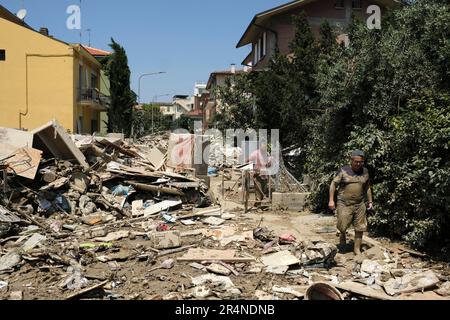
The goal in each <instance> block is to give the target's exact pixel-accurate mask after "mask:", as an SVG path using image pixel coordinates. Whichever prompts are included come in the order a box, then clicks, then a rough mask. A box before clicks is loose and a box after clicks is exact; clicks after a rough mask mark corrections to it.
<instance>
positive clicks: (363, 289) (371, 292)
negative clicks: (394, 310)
mask: <svg viewBox="0 0 450 320" xmlns="http://www.w3.org/2000/svg"><path fill="white" fill-rule="evenodd" d="M330 285H332V286H334V287H336V288H337V289H340V290H344V291H348V292H351V293H355V294H357V295H360V296H363V297H367V298H371V299H376V300H395V299H394V298H392V297H391V296H388V295H387V294H386V293H384V292H382V291H379V290H375V289H372V288H370V287H369V286H366V285H364V284H362V283H357V282H353V281H346V282H342V283H339V284H336V283H331V282H330Z"/></svg>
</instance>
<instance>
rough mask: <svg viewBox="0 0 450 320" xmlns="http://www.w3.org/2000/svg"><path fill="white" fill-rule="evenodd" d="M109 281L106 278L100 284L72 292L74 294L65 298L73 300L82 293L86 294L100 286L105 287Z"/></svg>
mask: <svg viewBox="0 0 450 320" xmlns="http://www.w3.org/2000/svg"><path fill="white" fill-rule="evenodd" d="M108 282H109V280H105V281H103V282H100V283H99V284H96V285H94V286H91V287H89V288H86V289H83V290H80V291H78V292H75V293H72V294H70V295H68V296H67V297H66V298H65V300H72V299H75V298H78V297H80V296H82V295H85V294H86V293H89V292H91V291H94V290H97V289H100V288H102V287H104V286H105V285H106V284H107V283H108Z"/></svg>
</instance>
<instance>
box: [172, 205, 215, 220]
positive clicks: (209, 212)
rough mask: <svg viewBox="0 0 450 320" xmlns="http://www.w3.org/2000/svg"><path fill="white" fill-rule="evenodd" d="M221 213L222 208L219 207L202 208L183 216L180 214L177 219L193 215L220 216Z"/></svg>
mask: <svg viewBox="0 0 450 320" xmlns="http://www.w3.org/2000/svg"><path fill="white" fill-rule="evenodd" d="M221 215H222V209H221V208H220V207H218V208H213V209H207V210H202V211H198V212H194V213H190V214H186V215H184V216H180V217H179V219H183V220H184V219H189V218H194V217H220V216H221Z"/></svg>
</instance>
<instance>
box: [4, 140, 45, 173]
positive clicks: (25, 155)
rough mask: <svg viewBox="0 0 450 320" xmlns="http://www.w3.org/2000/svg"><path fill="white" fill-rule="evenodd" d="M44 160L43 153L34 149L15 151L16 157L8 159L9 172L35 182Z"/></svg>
mask: <svg viewBox="0 0 450 320" xmlns="http://www.w3.org/2000/svg"><path fill="white" fill-rule="evenodd" d="M41 159H42V151H41V150H37V149H33V148H21V149H18V150H16V151H15V155H14V157H12V158H10V159H8V160H7V161H6V164H7V165H8V171H10V172H14V173H15V174H17V175H18V176H20V177H24V178H27V179H31V180H33V179H34V178H35V177H36V173H37V171H38V168H39V163H40V162H41Z"/></svg>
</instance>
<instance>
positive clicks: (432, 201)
mask: <svg viewBox="0 0 450 320" xmlns="http://www.w3.org/2000/svg"><path fill="white" fill-rule="evenodd" d="M295 25H296V28H297V33H296V36H295V39H294V41H293V42H292V44H291V51H292V52H293V53H294V56H293V59H289V58H287V57H284V56H281V55H280V54H275V55H274V56H273V59H272V62H271V63H270V65H269V68H268V70H267V71H265V72H258V73H256V72H255V75H251V76H246V81H245V82H244V84H243V87H244V88H246V89H247V88H248V89H249V90H250V91H249V92H250V94H251V97H252V99H253V101H255V107H256V108H255V109H256V112H255V117H254V121H255V125H256V127H262V128H267V129H272V128H279V129H280V130H281V140H282V141H281V142H282V145H283V146H285V147H289V146H294V147H296V146H298V147H300V148H301V150H302V152H301V153H300V156H299V157H298V159H297V163H298V164H299V166H298V168H299V169H300V172H301V174H308V175H310V176H311V178H312V180H313V181H314V189H313V196H312V204H313V206H314V208H315V209H317V210H323V209H325V208H326V204H327V201H326V199H327V192H328V187H329V183H330V181H331V178H332V176H333V174H334V173H335V172H336V170H337V169H338V168H339V167H341V166H342V165H345V164H347V163H348V161H349V152H350V151H351V150H352V149H354V148H359V149H362V150H364V151H366V152H367V154H368V159H367V166H368V168H369V171H370V173H371V177H372V183H373V185H374V195H375V200H376V202H377V210H376V213H375V214H374V215H373V216H371V217H370V221H369V222H370V225H371V230H372V231H375V232H379V233H381V234H387V235H389V236H391V237H393V238H398V239H402V240H405V241H407V242H408V243H410V244H412V245H414V246H415V247H417V248H425V247H428V248H429V246H430V245H431V244H435V245H437V246H435V247H437V248H442V250H443V251H445V250H448V249H449V248H450V234H449V233H448V228H449V227H450V216H449V200H450V199H449V196H450V153H449V148H450V142H449V141H450V129H449V128H450V118H449V111H450V103H449V94H450V6H449V4H448V2H446V1H437V0H418V1H415V2H414V3H413V4H411V5H406V6H403V7H402V8H400V9H397V10H394V11H392V12H390V13H388V14H386V15H384V16H383V20H382V28H381V30H376V29H374V30H369V29H367V27H366V24H365V23H363V22H361V21H359V20H357V19H354V20H353V21H352V23H351V24H350V26H349V28H348V31H347V32H348V35H349V39H350V44H349V46H348V47H344V46H343V45H338V44H336V42H335V41H334V39H335V37H334V34H333V30H332V28H330V26H329V25H327V24H326V23H324V24H322V26H321V28H320V37H319V39H317V40H314V39H313V38H312V34H311V32H310V30H309V27H308V25H307V23H306V20H305V19H304V18H303V17H300V18H297V19H295ZM308 30H309V31H308ZM236 83H238V81H237V82H236ZM235 100H237V101H238V99H235ZM236 108H237V109H238V106H237V107H236ZM444 253H445V254H447V255H449V256H450V252H448V251H445V252H444Z"/></svg>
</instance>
